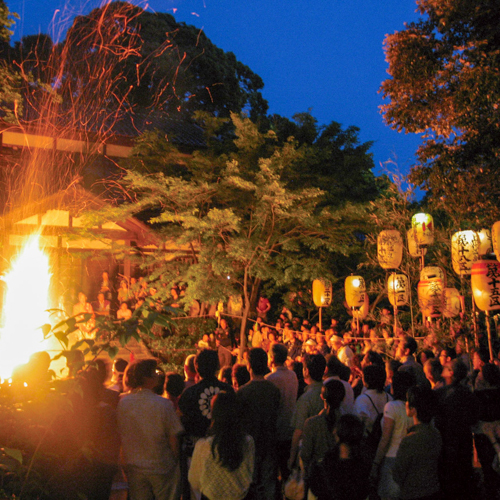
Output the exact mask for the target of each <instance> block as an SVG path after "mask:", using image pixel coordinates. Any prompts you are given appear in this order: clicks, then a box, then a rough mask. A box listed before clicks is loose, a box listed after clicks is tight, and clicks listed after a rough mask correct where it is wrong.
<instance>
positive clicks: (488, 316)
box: [486, 311, 495, 362]
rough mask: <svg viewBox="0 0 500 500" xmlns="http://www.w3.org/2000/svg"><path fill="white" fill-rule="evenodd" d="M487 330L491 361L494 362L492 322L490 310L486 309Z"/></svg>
mask: <svg viewBox="0 0 500 500" xmlns="http://www.w3.org/2000/svg"><path fill="white" fill-rule="evenodd" d="M486 330H487V332H488V349H489V350H490V361H491V362H493V360H494V359H495V358H494V357H493V346H492V343H491V324H490V311H486Z"/></svg>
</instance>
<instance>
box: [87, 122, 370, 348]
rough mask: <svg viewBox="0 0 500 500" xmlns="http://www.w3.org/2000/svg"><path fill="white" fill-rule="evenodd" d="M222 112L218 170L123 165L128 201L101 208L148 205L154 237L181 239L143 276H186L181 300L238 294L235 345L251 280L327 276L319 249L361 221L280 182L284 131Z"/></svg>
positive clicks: (331, 248)
mask: <svg viewBox="0 0 500 500" xmlns="http://www.w3.org/2000/svg"><path fill="white" fill-rule="evenodd" d="M232 120H233V124H234V126H235V129H236V139H235V143H236V146H237V149H238V150H237V153H236V154H234V155H230V156H229V157H227V161H225V162H224V165H223V166H220V168H221V171H220V172H219V171H218V167H214V169H213V170H212V175H206V176H198V175H190V176H184V177H182V176H172V175H170V176H167V175H164V174H163V173H160V174H158V173H154V174H150V175H144V174H143V173H138V172H136V171H130V172H129V173H128V174H127V176H126V178H125V182H126V186H125V188H126V190H127V192H129V193H130V192H135V193H136V194H137V201H135V202H133V203H127V204H124V205H122V206H120V207H118V208H116V209H115V210H112V211H108V212H107V213H106V214H105V216H106V217H109V218H116V217H123V216H124V214H125V213H126V214H132V213H133V214H137V213H138V212H140V211H142V210H144V209H152V208H153V209H156V210H157V215H156V216H155V217H153V218H151V219H150V223H152V224H153V225H156V227H157V228H158V230H159V232H160V233H161V235H162V239H163V240H168V241H171V240H173V241H175V245H176V247H177V248H184V249H185V248H190V249H191V251H192V262H191V263H189V264H183V263H177V264H172V263H171V262H170V263H166V262H165V259H164V257H163V255H161V254H160V255H157V256H155V257H154V260H153V263H154V267H155V271H154V272H153V273H151V276H150V277H151V278H152V279H153V280H154V279H155V278H158V279H159V280H161V282H163V283H165V282H166V283H170V285H173V284H175V283H186V284H187V285H188V286H187V289H186V295H185V297H184V301H185V303H186V304H188V305H189V303H190V302H191V301H192V300H194V299H197V300H201V301H206V302H210V303H216V302H217V301H219V300H222V301H227V299H228V298H229V297H230V296H235V295H240V296H242V297H243V303H244V308H243V318H242V324H241V336H242V343H243V345H244V342H245V340H244V339H245V337H244V333H245V328H246V322H247V319H248V317H249V314H250V312H251V306H252V304H255V300H256V298H257V296H258V292H259V287H260V285H261V283H262V282H263V281H269V282H274V283H276V284H278V285H285V284H287V283H291V282H292V281H293V280H296V279H298V280H301V281H305V282H308V283H310V282H311V281H312V279H314V278H316V277H318V276H326V277H329V278H331V279H333V280H335V279H336V277H335V276H332V275H331V272H330V271H329V269H328V268H326V267H325V266H324V265H323V262H326V259H322V257H323V256H324V255H326V254H328V253H335V252H337V253H343V254H346V255H349V254H351V253H352V252H355V251H356V249H358V248H359V245H360V244H361V241H360V240H359V239H358V238H356V235H355V233H354V231H353V228H354V227H356V228H360V227H363V220H364V219H363V216H364V213H363V210H362V208H360V207H355V206H347V207H345V209H343V210H337V211H332V210H329V209H327V208H321V207H320V204H321V201H322V198H323V195H324V193H323V192H322V191H321V190H319V189H317V188H314V187H301V188H299V187H296V188H294V189H290V188H288V187H287V185H286V183H285V181H284V180H283V179H282V174H283V171H284V170H285V169H286V168H287V167H288V166H290V165H291V164H292V163H293V162H296V161H299V160H300V158H301V157H302V155H303V152H302V150H301V149H300V148H299V149H297V147H296V144H295V143H294V142H293V141H292V140H291V141H288V142H287V143H285V144H284V145H283V146H280V145H274V147H273V146H272V142H273V141H274V138H275V134H274V133H273V132H268V133H266V134H262V133H260V132H258V130H257V126H256V125H255V124H253V123H252V122H251V121H250V120H249V119H248V118H241V117H238V116H236V115H233V116H232ZM266 148H267V149H268V154H267V155H265V156H260V157H256V155H255V151H263V150H264V149H266ZM141 162H142V160H141ZM187 168H188V170H189V168H190V165H189V164H188V165H187ZM214 174H216V175H214ZM101 215H102V214H101ZM92 223H95V220H93V221H92ZM158 288H160V287H158ZM168 289H169V287H168V286H167V287H166V288H164V291H165V292H168Z"/></svg>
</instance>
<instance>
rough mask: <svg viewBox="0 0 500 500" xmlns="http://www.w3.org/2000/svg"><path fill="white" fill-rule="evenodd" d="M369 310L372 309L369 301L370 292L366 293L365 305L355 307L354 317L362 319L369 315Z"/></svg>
mask: <svg viewBox="0 0 500 500" xmlns="http://www.w3.org/2000/svg"><path fill="white" fill-rule="evenodd" d="M369 310H370V303H369V301H368V294H367V293H365V300H364V302H363V305H362V306H361V307H359V308H358V309H353V311H352V317H353V318H354V319H357V320H359V321H362V320H364V319H365V318H366V317H367V316H368V311H369Z"/></svg>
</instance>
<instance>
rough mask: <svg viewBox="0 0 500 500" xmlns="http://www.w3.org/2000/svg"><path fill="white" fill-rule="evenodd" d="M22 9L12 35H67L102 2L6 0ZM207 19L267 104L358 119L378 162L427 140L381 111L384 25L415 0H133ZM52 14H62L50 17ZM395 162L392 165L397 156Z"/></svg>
mask: <svg viewBox="0 0 500 500" xmlns="http://www.w3.org/2000/svg"><path fill="white" fill-rule="evenodd" d="M6 3H7V5H8V7H9V8H10V10H11V11H14V12H17V13H18V14H19V15H20V16H21V19H20V20H19V21H17V24H16V27H15V33H14V37H13V39H14V40H17V39H19V38H20V37H21V36H24V35H31V34H36V33H39V32H41V33H49V34H51V35H52V37H53V38H54V39H57V38H60V37H61V33H63V32H64V29H65V28H66V27H67V24H68V22H70V21H71V19H72V18H73V17H74V16H75V15H77V14H85V13H88V12H90V10H91V9H92V8H95V7H98V6H99V5H100V4H101V2H99V1H95V0H89V1H87V2H78V1H74V2H71V1H68V2H60V1H59V0H6ZM132 3H135V4H137V5H140V6H141V7H143V8H146V9H148V10H150V11H157V12H168V13H171V14H173V15H174V16H175V17H176V19H177V20H178V21H183V22H186V23H187V24H192V25H194V26H196V27H198V28H200V29H203V30H204V31H205V33H206V35H207V36H208V37H209V38H210V39H211V40H212V42H214V43H215V44H216V45H217V46H219V47H221V48H222V49H224V50H226V51H231V52H234V54H235V55H236V57H237V58H238V59H239V60H240V61H241V62H243V63H244V64H246V65H248V66H249V67H250V68H251V69H252V70H253V71H254V72H255V73H257V74H258V75H260V76H261V77H262V79H263V80H264V83H265V87H264V91H263V94H264V97H265V98H266V99H267V100H268V102H269V111H270V113H278V114H280V115H283V116H287V117H290V118H291V117H292V115H293V114H295V113H297V112H302V111H308V110H310V111H311V113H312V114H313V116H315V117H316V118H317V119H318V121H319V123H320V124H328V123H330V122H331V121H337V122H339V123H341V124H342V125H343V126H348V125H356V126H358V127H359V128H360V129H361V132H360V137H361V140H362V141H369V140H371V141H374V142H375V144H374V146H373V148H372V152H373V154H374V160H375V165H376V171H377V172H380V164H383V163H385V162H387V161H389V160H392V161H396V163H397V165H398V168H399V170H400V171H402V172H404V173H405V172H408V169H409V166H410V165H411V164H412V162H413V158H414V153H415V151H416V149H417V147H418V145H419V143H420V138H419V137H418V136H415V135H405V134H401V133H397V132H395V131H393V130H391V129H390V128H389V127H387V126H386V125H385V124H384V123H383V119H382V116H381V115H380V113H379V110H378V108H379V106H380V104H381V103H382V97H381V96H380V94H378V89H379V87H380V84H381V82H382V81H383V80H384V79H385V78H386V77H387V73H386V69H387V64H386V62H385V59H384V52H383V40H384V36H385V34H386V33H393V32H394V31H397V30H401V29H403V28H404V23H405V22H410V21H413V20H416V19H417V18H418V16H417V14H416V12H415V9H416V4H415V0H384V1H382V0H251V1H248V0H150V1H149V2H148V3H145V2H142V1H133V2H132ZM52 20H54V21H55V22H52ZM391 168H392V169H393V168H394V166H391Z"/></svg>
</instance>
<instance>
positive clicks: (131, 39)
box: [15, 1, 267, 123]
mask: <svg viewBox="0 0 500 500" xmlns="http://www.w3.org/2000/svg"><path fill="white" fill-rule="evenodd" d="M15 58H16V60H17V61H18V64H20V65H21V66H22V67H23V68H24V69H25V71H26V73H28V72H30V71H31V72H33V73H34V74H36V75H37V76H38V77H39V78H40V81H43V82H44V83H49V82H51V81H52V79H53V78H57V80H58V85H57V87H58V89H59V92H60V93H61V95H62V96H63V98H64V100H65V101H66V103H67V105H74V104H75V100H76V101H78V102H80V105H82V106H85V107H87V106H89V105H93V106H96V102H95V100H94V101H93V102H92V100H91V99H90V97H91V96H92V97H94V99H97V100H98V101H102V103H103V104H105V105H106V107H107V108H108V113H109V111H113V110H114V111H115V112H121V111H126V112H130V110H131V109H132V108H137V107H138V108H139V109H141V110H142V111H150V110H152V109H153V108H154V109H155V110H156V111H158V110H162V111H165V112H178V111H182V112H185V114H184V116H191V115H192V114H193V112H194V111H195V110H205V111H208V112H210V113H212V114H214V115H216V116H225V117H228V116H229V112H230V111H235V112H241V111H243V110H246V111H248V113H249V114H250V115H251V116H252V117H254V118H257V117H258V116H263V115H265V113H266V111H267V103H266V101H265V100H264V99H263V98H262V95H261V92H260V91H261V89H262V88H263V86H264V84H263V82H262V79H261V78H260V77H259V76H258V75H256V74H255V73H253V72H252V71H251V70H250V68H248V67H247V66H245V65H244V64H242V63H241V62H240V61H238V60H237V59H236V57H235V55H234V54H233V53H231V52H224V51H223V50H222V49H220V48H218V47H216V46H215V45H214V44H213V43H212V42H211V41H210V40H209V39H208V37H207V36H206V35H205V33H204V32H203V30H199V29H197V28H195V27H194V26H189V25H186V24H184V23H177V22H176V21H175V19H174V17H173V16H171V15H170V14H165V13H151V12H147V11H145V10H143V9H142V8H140V7H137V6H135V5H132V4H130V3H127V2H122V1H117V2H108V3H106V4H105V5H103V6H102V7H100V8H97V9H94V10H92V11H91V12H90V13H89V14H88V15H82V16H77V17H76V18H75V20H74V22H73V25H72V26H71V27H70V29H69V30H68V32H67V34H66V38H65V40H64V41H63V42H62V43H60V44H57V45H54V46H52V42H51V40H50V38H49V37H48V36H47V35H41V36H38V37H33V36H32V37H25V38H23V39H22V41H21V43H20V44H17V46H16V55H15ZM35 60H36V63H35V64H34V61H35ZM82 95H84V96H85V98H86V99H88V103H86V102H85V100H84V99H81V96H82ZM100 107H102V108H103V109H104V106H100ZM122 107H123V108H124V109H123V110H120V108H122ZM102 112H103V113H104V111H102ZM80 113H82V112H80ZM95 118H98V119H101V120H102V119H103V116H99V113H96V112H95V111H94V112H93V113H89V112H88V110H87V120H94V119H95ZM111 118H112V115H109V116H108V118H107V119H108V120H109V119H111ZM101 123H104V121H102V122H101Z"/></svg>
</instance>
